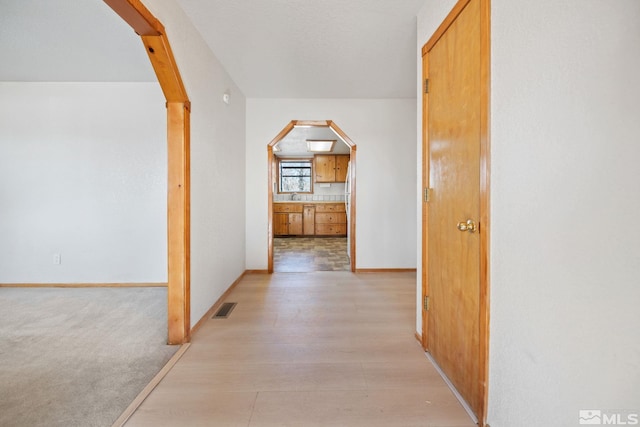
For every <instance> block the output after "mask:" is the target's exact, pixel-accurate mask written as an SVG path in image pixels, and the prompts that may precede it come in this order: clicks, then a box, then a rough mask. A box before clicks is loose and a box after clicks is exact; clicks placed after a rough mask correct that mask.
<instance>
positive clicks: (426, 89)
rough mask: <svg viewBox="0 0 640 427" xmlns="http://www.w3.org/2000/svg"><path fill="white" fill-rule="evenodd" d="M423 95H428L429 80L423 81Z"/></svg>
mask: <svg viewBox="0 0 640 427" xmlns="http://www.w3.org/2000/svg"><path fill="white" fill-rule="evenodd" d="M424 93H429V79H424Z"/></svg>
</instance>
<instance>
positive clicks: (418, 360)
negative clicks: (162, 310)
mask: <svg viewBox="0 0 640 427" xmlns="http://www.w3.org/2000/svg"><path fill="white" fill-rule="evenodd" d="M415 280H416V279H415V273H361V274H352V273H347V272H316V273H306V274H290V273H276V274H273V275H265V274H249V275H246V276H245V277H244V278H243V279H242V280H241V282H240V283H239V284H238V285H237V286H236V288H235V289H234V290H233V291H232V292H231V294H230V295H229V297H228V298H227V300H226V301H227V302H237V303H238V305H237V306H236V307H235V309H234V310H233V311H232V312H231V314H230V315H229V317H228V318H227V319H210V320H208V321H206V322H205V323H204V325H203V326H202V327H201V328H200V329H199V330H198V331H197V332H196V333H195V334H194V336H193V338H192V345H191V347H190V348H189V349H188V350H187V352H186V353H185V354H184V355H183V356H182V358H181V359H180V360H179V361H178V363H177V364H176V365H175V366H174V367H173V369H172V370H171V371H170V372H169V374H168V375H167V376H166V377H165V378H164V379H163V380H162V382H161V383H160V384H159V385H158V387H157V388H156V389H155V390H154V391H153V392H152V393H151V395H150V396H149V397H148V398H147V399H146V400H145V401H144V403H143V404H142V405H141V406H140V408H138V410H137V411H136V413H135V414H134V415H133V416H132V418H131V419H130V420H129V422H128V423H127V424H126V425H127V426H129V427H132V426H175V425H186V426H220V427H231V426H243V427H256V426H296V427H300V426H318V427H319V426H322V427H327V426H348V427H353V426H367V427H369V426H398V427H409V426H422V427H425V426H428V427H436V426H439V427H442V426H451V427H453V426H455V427H471V426H474V425H475V424H473V423H472V421H471V420H470V418H469V416H468V415H467V413H466V412H465V411H464V409H463V408H462V407H461V405H460V404H459V403H458V402H457V400H456V399H455V397H454V396H453V394H452V393H451V391H450V390H449V389H448V388H447V386H446V385H445V383H444V382H443V380H442V379H441V378H440V376H439V375H438V374H437V372H436V371H435V369H434V368H433V366H432V365H431V364H430V362H429V361H428V360H427V358H426V357H425V355H424V353H423V351H422V349H421V348H420V345H419V344H418V342H417V341H416V339H415V337H414V331H415V326H414V325H415Z"/></svg>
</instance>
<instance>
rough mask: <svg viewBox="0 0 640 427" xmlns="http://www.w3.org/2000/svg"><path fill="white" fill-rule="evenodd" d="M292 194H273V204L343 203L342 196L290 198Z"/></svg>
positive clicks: (327, 195) (315, 195)
mask: <svg viewBox="0 0 640 427" xmlns="http://www.w3.org/2000/svg"><path fill="white" fill-rule="evenodd" d="M292 196H293V194H290V193H287V194H274V195H273V200H274V201H275V202H289V201H291V200H295V201H304V202H312V201H314V202H331V201H336V202H344V194H296V195H295V198H293V199H292V198H291V197H292Z"/></svg>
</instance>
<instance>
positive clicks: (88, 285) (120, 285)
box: [0, 282, 167, 288]
mask: <svg viewBox="0 0 640 427" xmlns="http://www.w3.org/2000/svg"><path fill="white" fill-rule="evenodd" d="M166 287H167V283H163V282H158V283H154V282H149V283H0V288H166Z"/></svg>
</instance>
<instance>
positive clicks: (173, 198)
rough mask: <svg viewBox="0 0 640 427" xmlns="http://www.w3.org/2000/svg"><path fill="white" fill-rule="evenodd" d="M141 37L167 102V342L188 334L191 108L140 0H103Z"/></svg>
mask: <svg viewBox="0 0 640 427" xmlns="http://www.w3.org/2000/svg"><path fill="white" fill-rule="evenodd" d="M104 1H105V3H106V4H107V5H109V7H111V8H112V9H113V11H114V12H116V13H117V14H118V15H119V16H120V17H121V18H122V19H123V20H124V21H125V22H126V23H127V24H129V26H131V28H132V29H133V30H134V31H135V32H136V33H137V34H138V35H139V36H140V37H141V40H142V42H143V45H144V48H145V51H146V52H147V55H148V56H149V60H150V61H151V65H152V66H153V69H154V71H155V73H156V77H157V78H158V82H159V83H160V87H161V88H162V92H163V94H164V96H165V100H166V107H167V144H168V150H167V157H168V159H167V164H168V168H167V169H168V185H167V193H168V194H167V242H168V244H167V252H168V256H167V263H168V266H167V268H168V294H169V297H168V329H169V332H168V336H169V338H168V342H169V344H182V343H185V342H188V341H189V333H190V329H191V328H190V321H191V320H190V315H191V314H190V313H191V310H190V307H191V304H190V280H191V267H190V265H191V264H190V262H191V256H190V250H191V248H190V233H191V223H190V203H191V200H190V189H191V186H190V174H191V170H190V137H191V130H190V117H191V116H190V110H191V103H190V101H189V98H188V97H187V93H186V90H185V87H184V84H183V82H182V78H181V76H180V71H179V69H178V65H177V63H176V61H175V58H174V56H173V52H172V50H171V45H170V43H169V38H168V36H167V35H166V34H165V31H164V26H163V25H162V23H161V22H160V21H159V20H158V19H157V18H156V17H155V16H153V14H152V13H151V12H150V11H149V10H148V9H147V8H146V7H145V6H144V5H143V4H142V2H141V1H140V0H104Z"/></svg>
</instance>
